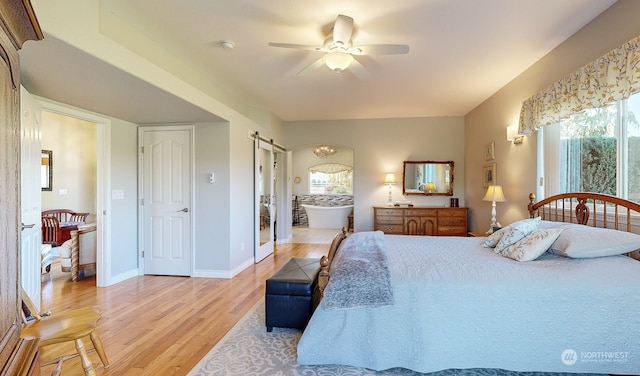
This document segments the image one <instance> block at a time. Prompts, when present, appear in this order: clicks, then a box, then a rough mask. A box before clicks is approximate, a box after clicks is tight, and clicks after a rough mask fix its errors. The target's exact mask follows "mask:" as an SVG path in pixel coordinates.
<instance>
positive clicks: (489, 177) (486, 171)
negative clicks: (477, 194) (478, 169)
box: [482, 163, 496, 188]
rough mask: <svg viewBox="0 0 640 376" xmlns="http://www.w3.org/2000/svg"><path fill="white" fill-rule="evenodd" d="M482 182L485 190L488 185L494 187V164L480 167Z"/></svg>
mask: <svg viewBox="0 0 640 376" xmlns="http://www.w3.org/2000/svg"><path fill="white" fill-rule="evenodd" d="M482 182H483V186H484V187H485V188H487V187H488V186H490V185H496V164H495V163H492V164H489V165H485V166H484V167H482Z"/></svg>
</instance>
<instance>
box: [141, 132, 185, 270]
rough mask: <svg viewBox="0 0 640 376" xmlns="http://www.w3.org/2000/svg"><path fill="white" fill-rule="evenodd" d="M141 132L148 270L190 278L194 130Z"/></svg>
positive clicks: (143, 230)
mask: <svg viewBox="0 0 640 376" xmlns="http://www.w3.org/2000/svg"><path fill="white" fill-rule="evenodd" d="M140 133H141V135H140V137H139V139H140V140H141V143H142V145H141V146H142V148H141V159H142V163H141V166H142V179H141V182H142V183H141V184H142V187H141V190H140V192H141V194H140V199H141V208H142V210H141V215H142V220H141V223H142V234H143V240H142V242H143V244H142V245H141V249H142V252H143V258H144V273H145V274H158V275H179V276H190V275H191V272H192V260H193V255H192V252H193V246H192V244H193V243H192V239H193V236H192V219H193V217H192V210H191V209H192V207H193V205H192V196H193V194H192V178H193V176H192V175H193V172H192V168H193V155H192V144H193V139H192V137H193V128H192V127H143V128H141V129H140Z"/></svg>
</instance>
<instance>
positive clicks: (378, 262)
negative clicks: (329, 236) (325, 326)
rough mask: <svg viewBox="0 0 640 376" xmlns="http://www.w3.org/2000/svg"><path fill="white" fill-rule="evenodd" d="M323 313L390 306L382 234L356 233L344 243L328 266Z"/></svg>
mask: <svg viewBox="0 0 640 376" xmlns="http://www.w3.org/2000/svg"><path fill="white" fill-rule="evenodd" d="M330 274H331V279H330V280H329V284H328V285H327V288H326V289H325V292H324V298H323V303H322V304H323V307H324V309H349V308H362V307H381V306H386V305H391V304H393V292H392V289H391V277H390V274H389V266H388V265H387V256H386V249H385V241H384V233H383V232H381V231H375V232H357V233H355V234H353V235H351V236H350V237H348V238H347V240H345V241H344V243H343V244H342V247H341V248H340V250H339V251H338V253H337V254H336V256H335V259H334V260H333V263H332V265H331V271H330Z"/></svg>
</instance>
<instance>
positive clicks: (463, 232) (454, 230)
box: [438, 226, 467, 236]
mask: <svg viewBox="0 0 640 376" xmlns="http://www.w3.org/2000/svg"><path fill="white" fill-rule="evenodd" d="M438 235H445V236H451V235H456V236H467V226H438Z"/></svg>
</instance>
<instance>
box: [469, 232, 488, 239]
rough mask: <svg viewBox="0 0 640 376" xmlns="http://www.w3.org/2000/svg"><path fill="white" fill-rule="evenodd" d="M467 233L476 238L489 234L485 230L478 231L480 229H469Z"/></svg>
mask: <svg viewBox="0 0 640 376" xmlns="http://www.w3.org/2000/svg"><path fill="white" fill-rule="evenodd" d="M468 235H469V236H473V237H476V238H482V237H485V236H489V235H488V234H487V233H486V232H480V231H469V232H468Z"/></svg>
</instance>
